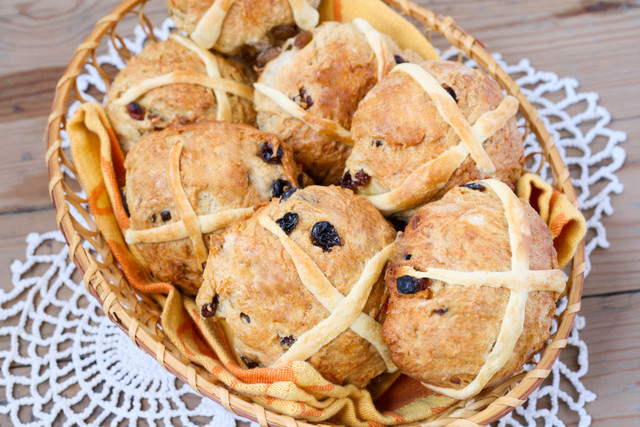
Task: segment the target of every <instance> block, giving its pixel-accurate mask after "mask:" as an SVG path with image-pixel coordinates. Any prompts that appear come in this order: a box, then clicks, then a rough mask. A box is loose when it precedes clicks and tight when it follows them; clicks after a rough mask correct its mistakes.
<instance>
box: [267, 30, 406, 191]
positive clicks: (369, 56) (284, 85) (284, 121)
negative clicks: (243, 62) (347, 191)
mask: <svg viewBox="0 0 640 427" xmlns="http://www.w3.org/2000/svg"><path fill="white" fill-rule="evenodd" d="M394 53H402V54H403V55H404V56H405V57H414V58H415V57H416V56H417V55H416V54H412V53H411V52H401V51H400V49H399V48H398V47H397V46H396V45H395V43H394V42H393V41H392V40H391V39H390V38H389V37H387V36H385V35H382V34H380V33H378V32H377V31H376V30H374V29H373V27H371V25H369V23H368V22H367V21H364V20H362V19H356V20H354V23H342V24H341V23H337V22H325V23H323V24H321V25H320V26H319V27H317V28H316V29H314V30H312V31H311V32H302V33H300V34H299V35H298V36H296V37H295V38H292V39H290V40H288V41H287V42H286V43H285V44H284V46H283V47H282V52H281V53H280V54H279V55H278V56H277V57H275V58H274V59H272V60H271V61H269V62H268V63H267V64H266V65H265V67H264V69H263V71H262V73H261V75H260V77H259V78H258V83H257V84H256V85H255V87H256V91H255V97H254V100H255V107H256V111H257V112H258V119H257V120H258V127H259V128H260V130H263V131H265V132H271V133H273V134H275V135H277V136H278V137H280V139H282V140H283V141H285V142H287V143H288V144H289V145H291V147H292V148H293V151H294V155H295V158H296V160H297V161H298V162H299V163H301V164H302V166H303V168H304V169H305V172H307V173H308V174H309V175H310V176H311V177H312V178H313V179H314V180H315V181H316V182H317V183H322V184H325V185H328V184H337V183H339V181H340V176H341V175H342V171H343V169H344V165H345V161H346V159H347V157H348V156H349V153H350V151H351V147H350V145H352V144H353V142H352V140H351V135H350V133H349V129H350V127H351V120H352V116H353V114H354V112H355V111H356V107H357V106H358V103H359V102H360V100H361V99H362V98H363V97H364V96H365V94H366V93H367V92H368V91H369V90H370V89H371V88H372V87H373V86H374V85H375V84H376V83H377V82H378V80H379V79H380V78H381V77H382V76H384V75H385V74H386V73H388V72H389V71H390V70H391V68H392V67H393V66H394V65H395V59H394Z"/></svg>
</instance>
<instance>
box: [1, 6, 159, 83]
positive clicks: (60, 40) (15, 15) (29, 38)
mask: <svg viewBox="0 0 640 427" xmlns="http://www.w3.org/2000/svg"><path fill="white" fill-rule="evenodd" d="M118 3H119V2H118V1H115V0H109V1H97V0H91V1H87V0H56V1H28V0H12V1H2V2H0V57H2V72H1V73H0V74H12V73H16V72H18V71H24V70H32V69H36V68H40V67H42V66H43V64H46V65H47V66H48V67H55V66H66V65H67V63H68V62H69V60H70V59H71V56H72V54H73V52H74V50H75V48H76V47H77V46H78V45H80V43H82V42H83V41H84V39H85V38H86V37H87V36H88V35H89V33H90V32H91V30H92V29H93V27H94V26H95V24H96V23H97V22H98V20H99V19H100V18H101V17H103V16H106V15H107V14H108V13H109V12H111V10H112V9H113V8H114V7H116V5H117V4H118ZM145 12H146V14H147V15H148V16H149V17H150V19H151V20H152V22H154V23H156V24H159V23H160V22H162V20H163V19H164V18H166V16H167V12H166V1H164V0H153V1H150V2H149V3H148V4H147V6H146V7H145Z"/></svg>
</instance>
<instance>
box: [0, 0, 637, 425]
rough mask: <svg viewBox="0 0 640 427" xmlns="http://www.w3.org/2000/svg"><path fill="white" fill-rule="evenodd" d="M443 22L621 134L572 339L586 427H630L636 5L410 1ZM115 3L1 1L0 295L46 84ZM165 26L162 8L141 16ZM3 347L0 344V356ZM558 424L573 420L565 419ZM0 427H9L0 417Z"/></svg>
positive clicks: (37, 206)
mask: <svg viewBox="0 0 640 427" xmlns="http://www.w3.org/2000/svg"><path fill="white" fill-rule="evenodd" d="M417 2H418V3H419V4H421V5H423V6H425V7H428V8H430V9H432V10H434V11H435V12H437V13H441V14H448V15H451V16H453V17H454V18H455V20H456V22H457V23H458V24H459V25H460V26H461V27H463V28H465V29H466V30H467V31H469V32H470V33H471V34H473V35H475V36H476V37H477V38H479V39H480V40H482V41H483V42H484V43H485V44H486V45H487V48H488V49H489V50H490V51H492V52H499V53H501V54H502V55H503V57H504V59H505V60H506V61H507V62H508V63H516V62H517V61H519V60H520V59H522V58H528V59H529V60H530V61H531V63H532V65H533V66H534V67H535V68H536V69H538V70H544V71H552V72H555V73H556V74H558V75H559V76H569V77H574V78H576V79H577V80H578V81H579V82H580V84H581V86H580V88H579V90H580V91H587V92H598V93H599V94H600V105H603V106H604V107H606V108H607V109H608V110H609V111H610V112H611V114H612V117H613V122H612V124H611V125H610V127H611V128H613V129H619V130H623V131H626V132H627V133H628V142H627V143H626V144H624V148H625V149H626V150H627V161H626V163H625V166H624V167H623V168H622V169H621V170H620V171H619V172H618V173H617V175H618V177H619V178H620V179H621V180H622V182H623V183H625V185H626V187H625V192H624V193H623V194H622V195H618V196H613V198H612V203H613V207H614V209H615V215H614V216H612V217H606V218H605V219H604V220H603V223H604V225H605V227H606V229H607V237H608V239H609V242H610V243H611V247H610V248H609V249H607V250H596V251H595V252H594V253H593V254H592V256H591V261H592V272H591V274H590V276H589V277H588V278H587V280H586V282H585V292H584V293H585V295H586V296H588V297H587V298H585V300H584V303H583V310H582V314H583V315H584V316H585V317H586V327H585V329H584V330H583V331H582V332H581V336H582V337H583V339H585V341H586V342H587V344H588V346H589V352H590V370H589V373H588V375H587V377H586V378H585V380H584V382H585V385H586V386H587V387H588V388H590V389H591V390H593V391H594V392H595V393H596V394H598V400H596V402H594V403H592V404H590V405H588V406H587V410H588V411H589V413H590V414H591V415H592V417H593V420H594V425H596V426H608V425H630V426H631V425H640V403H639V402H640V362H639V360H640V359H639V358H638V356H637V355H638V354H639V352H640V348H639V345H640V336H639V335H638V330H640V317H639V316H640V315H639V313H640V292H639V291H640V185H638V184H637V181H638V179H640V144H637V143H636V141H638V140H639V139H640V73H639V72H638V69H640V49H639V48H638V46H637V40H638V39H639V38H640V2H639V1H637V0H636V1H596V0H538V1H535V2H531V1H525V0H511V1H508V2H506V1H503V0H483V1H473V0H458V1H456V2H452V1H448V0H433V1H430V0H418V1H417ZM115 5H116V1H115V0H109V1H107V0H102V1H100V0H56V1H33V0H2V1H0V137H1V141H2V142H1V147H2V152H1V155H0V182H2V186H1V187H0V257H1V258H0V267H2V268H4V271H5V272H6V273H5V275H4V276H3V277H4V279H2V280H0V288H1V289H3V290H8V289H10V288H11V286H12V285H11V280H10V275H9V274H8V267H9V265H10V262H11V260H12V259H16V258H17V259H24V250H25V243H24V239H25V236H26V235H27V234H28V233H29V232H31V231H35V232H43V231H47V230H53V229H55V220H54V212H53V210H52V208H51V202H50V200H49V197H48V194H47V174H46V170H45V168H44V160H43V159H44V149H43V147H42V134H43V131H44V127H45V124H46V120H47V115H48V113H49V107H50V103H51V100H52V98H53V90H54V87H55V82H56V80H57V79H58V77H59V76H60V75H61V74H62V72H63V70H64V68H65V67H66V64H67V63H68V61H69V59H70V58H71V55H72V54H73V51H74V50H75V48H76V46H78V45H79V44H80V43H81V42H82V41H83V39H84V38H85V37H86V35H87V34H88V33H89V32H90V30H91V28H92V27H93V25H94V24H95V22H97V21H98V19H100V18H101V17H102V16H104V15H106V14H107V13H108V12H109V11H110V10H111V9H112V8H113V7H114V6H115ZM146 11H147V13H148V15H149V16H150V17H151V19H152V22H154V23H156V24H158V23H160V22H162V20H163V19H164V17H165V16H166V7H165V1H164V0H152V1H151V2H150V3H149V5H148V6H147V8H146ZM2 345H4V344H3V342H2V341H1V340H0V346H2ZM566 424H567V425H575V420H573V419H567V420H566ZM0 425H7V422H6V419H5V418H2V417H1V416H0Z"/></svg>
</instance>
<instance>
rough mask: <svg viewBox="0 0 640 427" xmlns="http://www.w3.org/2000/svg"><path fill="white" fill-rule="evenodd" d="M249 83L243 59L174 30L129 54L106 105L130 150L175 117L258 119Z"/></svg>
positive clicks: (182, 120)
mask: <svg viewBox="0 0 640 427" xmlns="http://www.w3.org/2000/svg"><path fill="white" fill-rule="evenodd" d="M250 84H251V79H250V77H249V75H248V73H245V71H244V69H243V68H242V66H241V65H240V64H238V63H236V62H233V61H231V60H228V59H225V58H223V57H222V56H220V55H215V54H213V53H211V52H209V51H207V50H205V49H202V48H200V47H198V46H197V45H196V44H195V43H193V42H192V41H191V40H189V39H186V38H184V37H181V36H179V35H177V34H172V35H171V36H170V37H169V39H168V40H167V41H163V42H150V43H149V44H148V45H147V46H145V48H144V49H143V50H142V52H140V54H139V55H136V56H134V57H132V58H131V59H130V60H129V62H128V63H127V66H126V67H125V68H124V69H122V70H121V71H120V72H119V73H118V75H117V76H116V78H115V81H114V82H113V84H112V85H111V87H110V88H109V90H108V91H107V104H106V110H107V114H108V115H109V120H110V121H111V123H112V124H113V127H114V130H115V131H116V134H117V136H118V140H119V141H120V145H121V146H122V149H123V151H124V152H125V153H127V152H128V151H129V150H131V148H132V147H133V145H134V144H135V143H136V142H137V141H138V140H139V139H140V137H141V136H143V135H145V134H147V133H149V132H153V131H154V130H159V129H164V128H165V127H167V126H168V125H169V124H171V123H172V122H174V121H177V122H179V123H180V124H187V123H192V122H194V121H195V120H197V119H211V120H226V121H230V122H235V123H250V124H253V123H255V111H254V110H253V106H252V104H251V98H252V90H251V87H250V86H249V85H250ZM214 89H215V90H214Z"/></svg>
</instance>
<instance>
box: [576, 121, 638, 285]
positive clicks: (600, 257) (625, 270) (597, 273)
mask: <svg viewBox="0 0 640 427" xmlns="http://www.w3.org/2000/svg"><path fill="white" fill-rule="evenodd" d="M627 124H628V125H629V126H630V130H629V133H628V142H627V143H626V144H624V148H625V150H627V160H626V163H625V165H624V167H623V168H622V169H621V170H619V171H618V172H617V175H618V178H620V180H621V181H622V183H624V185H625V188H624V193H622V194H621V195H614V196H613V197H612V202H613V207H614V209H615V213H614V215H613V216H611V217H606V218H605V219H604V220H603V221H602V223H603V225H604V226H605V228H606V230H607V239H608V240H609V243H610V244H611V246H610V247H609V248H608V249H604V250H603V249H597V250H596V251H594V252H593V254H592V255H591V273H590V274H589V276H588V277H587V279H586V280H585V289H584V292H585V295H598V294H604V293H612V292H623V291H627V290H638V289H640V280H639V279H638V278H640V185H637V181H638V177H640V146H639V145H638V144H637V143H636V142H637V141H639V140H640V119H634V120H631V121H628V122H627Z"/></svg>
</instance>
